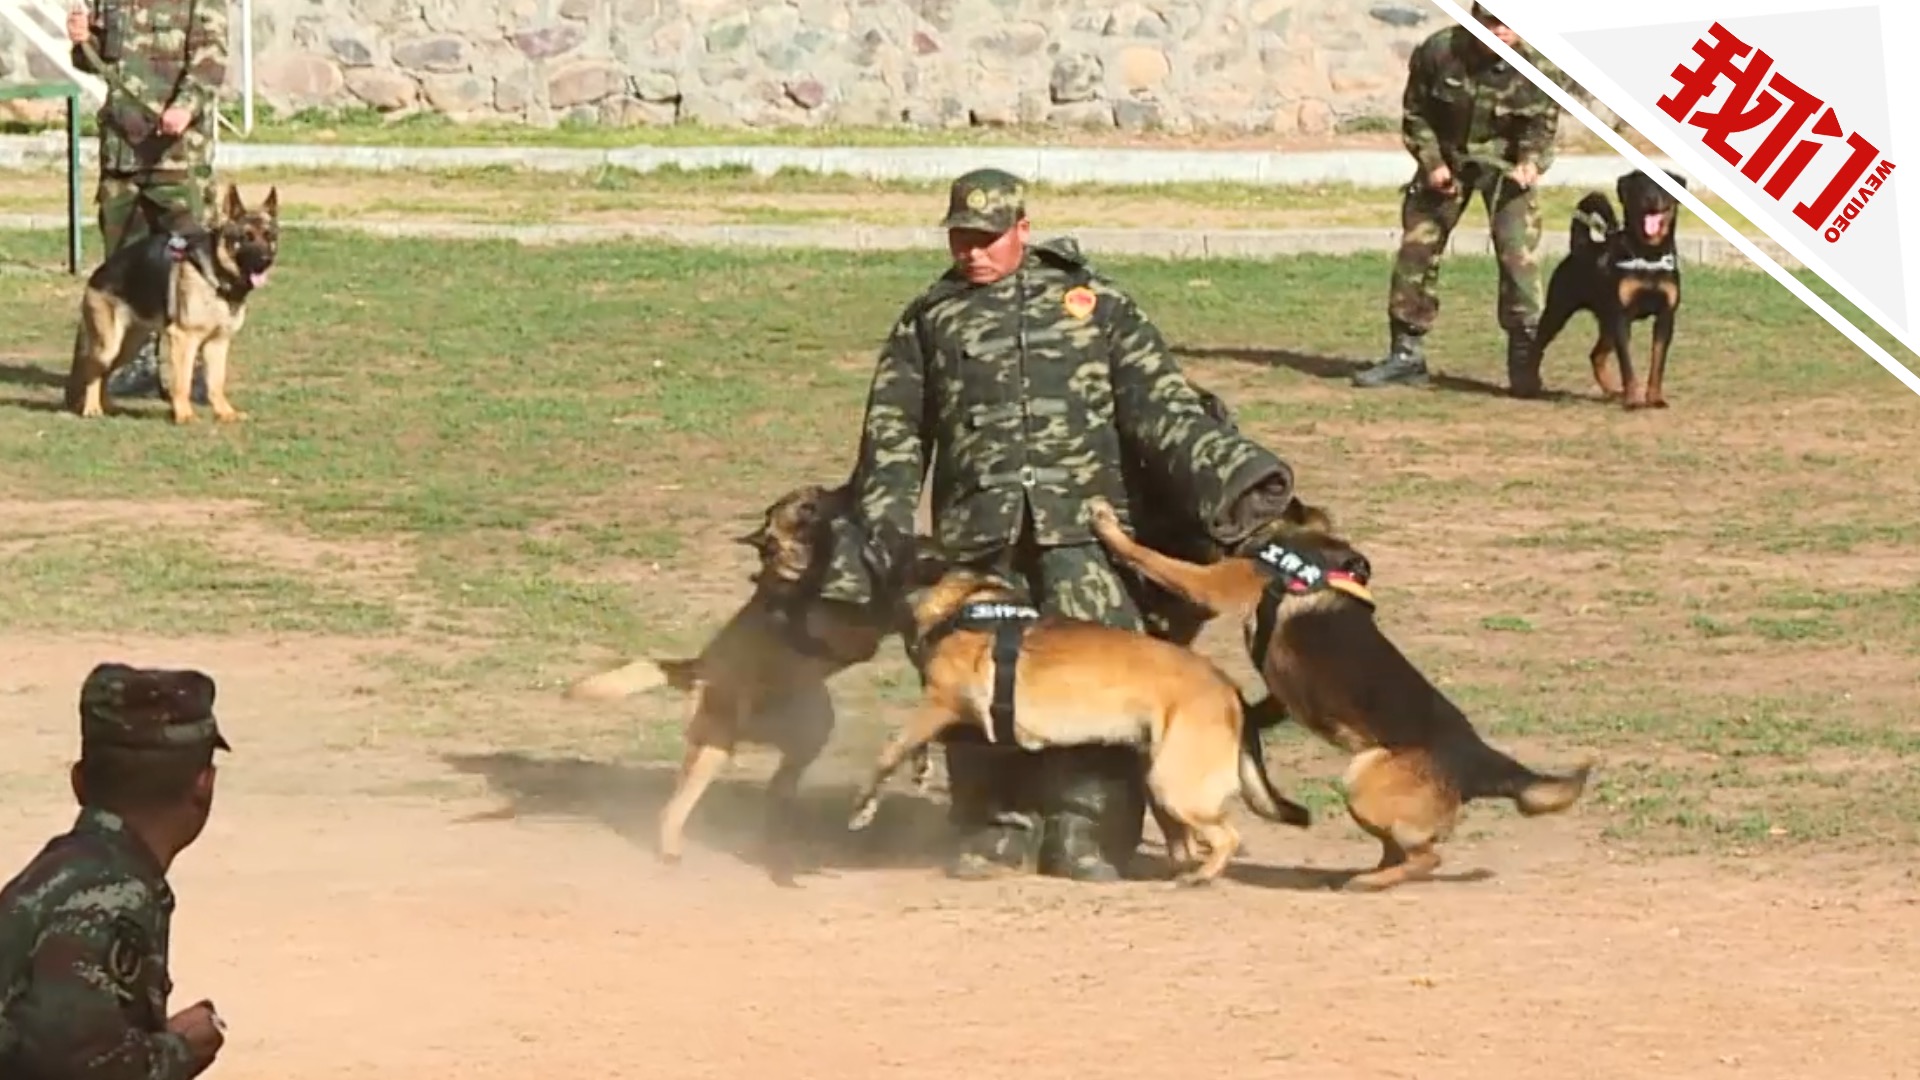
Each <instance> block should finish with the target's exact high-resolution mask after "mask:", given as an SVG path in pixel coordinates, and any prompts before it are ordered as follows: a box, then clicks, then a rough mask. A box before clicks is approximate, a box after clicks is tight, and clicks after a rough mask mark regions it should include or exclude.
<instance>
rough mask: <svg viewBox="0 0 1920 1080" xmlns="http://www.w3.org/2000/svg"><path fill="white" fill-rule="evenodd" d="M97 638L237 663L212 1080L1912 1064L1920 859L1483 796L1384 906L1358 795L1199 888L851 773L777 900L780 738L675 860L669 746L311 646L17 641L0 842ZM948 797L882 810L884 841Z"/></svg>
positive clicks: (202, 968)
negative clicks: (1347, 874)
mask: <svg viewBox="0 0 1920 1080" xmlns="http://www.w3.org/2000/svg"><path fill="white" fill-rule="evenodd" d="M104 654H112V655H118V656H121V657H124V658H126V659H128V660H131V661H134V662H139V663H181V664H188V663H190V664H198V665H202V666H205V667H206V668H207V669H208V670H210V671H212V672H214V673H215V674H216V676H217V677H218V678H219V680H220V688H221V698H220V707H221V715H222V722H223V724H224V725H225V726H226V727H227V728H228V730H229V731H230V732H231V733H232V737H233V739H234V742H235V745H236V747H237V748H238V749H237V751H236V753H235V754H233V755H232V756H231V757H230V758H227V759H225V760H224V762H223V767H222V773H221V782H222V785H223V791H222V797H221V799H220V800H219V803H218V805H217V806H216V812H215V815H214V818H213V821H212V823H211V825H210V827H209V828H208V830H207V832H206V834H205V835H204V836H203V837H202V839H201V840H200V842H199V844H198V845H197V846H196V847H194V848H193V849H191V850H189V851H188V852H187V853H186V854H185V855H184V856H183V857H182V858H181V860H180V861H179V862H178V863H177V864H176V867H175V870H174V873H173V881H174V885H175V887H176V889H177V890H178V892H179V896H180V907H179V911H178V913H177V914H176V916H175V922H174V937H173V956H174V964H173V966H174V972H173V973H174V978H175V980H176V989H175V999H176V1001H177V1002H179V1003H182V1004H184V1003H186V1002H189V1001H192V1000H195V999H197V998H198V997H200V996H202V995H206V996H210V997H212V998H213V999H214V1000H215V1001H216V1002H217V1003H218V1005H219V1007H220V1010H221V1012H222V1014H223V1015H224V1016H226V1017H227V1018H228V1019H229V1021H230V1022H231V1024H232V1031H231V1034H230V1039H229V1042H228V1045H227V1048H226V1051H225V1053H224V1054H223V1056H222V1059H221V1061H220V1063H219V1066H218V1068H219V1072H220V1075H222V1076H224V1077H229V1078H242V1080H244V1078H248V1077H263V1078H264V1077H273V1078H276V1080H302V1078H306V1077H313V1078H316V1080H317V1078H320V1077H329V1078H331V1077H339V1076H350V1075H369V1076H373V1075H383V1076H394V1075H410V1076H443V1077H461V1078H475V1080H480V1078H488V1077H503V1078H504V1077H524V1076H527V1075H530V1074H536V1073H537V1074H539V1075H589V1074H590V1075H596V1076H652V1075H671V1076H675V1077H716V1078H719V1077H726V1078H729V1080H731V1078H734V1077H740V1076H752V1075H798V1076H824V1075H832V1076H837V1077H848V1078H864V1077H875V1078H879V1077H886V1078H888V1080H898V1078H901V1077H929V1078H932V1077H948V1076H951V1075H952V1073H953V1070H954V1068H955V1067H956V1063H957V1062H960V1061H964V1062H966V1067H967V1069H968V1071H974V1070H980V1071H983V1072H984V1073H992V1074H998V1075H1003V1076H1009V1077H1015V1078H1025V1077H1035V1078H1039V1077H1057V1076H1061V1075H1067V1074H1071V1075H1074V1076H1085V1077H1096V1078H1104V1077H1113V1078H1116V1080H1117V1078H1123V1077H1124V1078H1128V1080H1131V1078H1134V1077H1138V1076H1142V1075H1149V1074H1168V1075H1174V1074H1178V1075H1207V1074H1211V1075H1226V1074H1230V1073H1244V1072H1247V1071H1248V1070H1249V1069H1254V1070H1267V1071H1271V1070H1273V1069H1275V1068H1278V1069H1280V1070H1282V1071H1284V1072H1285V1073H1286V1074H1287V1075H1290V1076H1293V1075H1298V1076H1314V1077H1319V1076H1324V1077H1329V1078H1334V1077H1340V1078H1345V1077H1354V1076H1361V1077H1409V1076H1418V1077H1423V1078H1447V1077H1462V1078H1466V1077H1481V1076H1487V1075H1513V1074H1517V1073H1522V1072H1524V1073H1526V1074H1530V1075H1532V1074H1538V1075H1565V1076H1596V1077H1598V1076H1608V1077H1612V1076H1625V1075H1633V1076H1660V1077H1668V1076H1671V1077H1689V1078H1691V1077H1697V1076H1701V1075H1710V1074H1717V1073H1720V1072H1728V1071H1734V1070H1737V1071H1738V1072H1739V1074H1740V1075H1743V1076H1757V1077H1782V1078H1787V1077H1792V1078H1795V1080H1798V1078H1800V1077H1803V1076H1806V1075H1809V1074H1811V1073H1812V1072H1814V1071H1828V1072H1831V1073H1832V1074H1833V1075H1838V1076H1847V1077H1861V1078H1867V1077H1895V1076H1911V1075H1914V1072H1915V1070H1916V1069H1920V1044H1916V1043H1915V1042H1914V1041H1913V1040H1912V1039H1910V1038H1908V1037H1906V1036H1905V1035H1904V1034H1902V1033H1903V1032H1905V1031H1906V1030H1907V1029H1908V1028H1909V1027H1910V1025H1911V1018H1912V1015H1913V1013H1914V1011H1915V1009H1916V1008H1917V1007H1920V974H1916V972H1920V944H1917V943H1920V905H1916V903H1915V901H1914V895H1915V894H1914V890H1913V884H1914V883H1913V881H1912V880H1911V877H1910V876H1908V875H1909V874H1910V872H1902V871H1899V870H1897V869H1889V868H1886V867H1869V868H1865V869H1862V868H1860V867H1857V866H1853V865H1850V864H1837V863H1836V864H1831V865H1823V866H1819V867H1816V868H1815V870H1814V872H1809V871H1808V870H1806V869H1804V868H1799V867H1794V866H1777V867H1776V866H1765V867H1761V866H1754V867H1749V868H1748V869H1747V871H1746V872H1742V870H1741V869H1739V868H1727V867H1716V866H1713V865H1709V864H1705V863H1693V862H1682V861H1670V862H1661V863H1658V864H1639V863H1632V862H1627V861H1623V860H1616V859H1614V858H1612V857H1611V856H1610V853H1609V852H1608V851H1607V850H1606V848H1605V846H1604V844H1602V843H1601V842H1600V841H1599V840H1598V839H1597V838H1596V837H1595V836H1594V834H1593V831H1592V829H1591V827H1590V823H1589V821H1588V820H1587V819H1585V818H1583V817H1582V816H1581V815H1579V814H1578V813H1576V814H1575V815H1574V816H1572V817H1570V818H1566V819H1559V820H1543V821H1522V820H1520V819H1517V818H1515V817H1514V816H1513V815H1511V814H1507V813H1503V812H1499V811H1479V812H1477V813H1476V815H1475V817H1476V820H1477V821H1478V822H1479V823H1480V824H1481V825H1483V826H1484V827H1485V829H1486V830H1487V831H1488V833H1489V836H1488V838H1487V839H1484V840H1480V841H1468V842H1462V843H1459V844H1456V845H1455V846H1454V847H1453V848H1452V849H1451V851H1450V852H1449V854H1450V866H1449V867H1448V869H1449V870H1450V871H1451V872H1452V873H1453V874H1454V875H1455V877H1456V879H1455V880H1447V881H1440V882H1435V883H1432V884H1429V885H1424V886H1418V887H1413V888H1408V889H1406V890H1404V891H1400V892H1397V893H1390V894H1387V895H1383V896H1371V897H1366V896H1350V895H1345V894H1340V893H1336V892H1332V891H1329V890H1327V889H1325V888H1324V887H1323V885H1324V883H1325V872H1327V871H1337V870H1342V869H1352V868H1356V867H1359V866H1361V865H1363V864H1366V863H1368V862H1370V861H1371V859H1372V857H1373V854H1374V852H1373V850H1372V848H1371V845H1370V844H1368V843H1367V842H1365V841H1364V840H1362V839H1361V838H1360V837H1359V834H1358V833H1357V831H1356V830H1355V829H1354V828H1352V827H1351V826H1350V825H1349V824H1347V823H1346V822H1344V821H1342V820H1328V821H1323V822H1321V823H1319V824H1316V825H1315V827H1314V828H1313V829H1312V830H1311V831H1310V832H1307V833H1300V832H1297V831H1290V830H1275V829H1271V828H1267V827H1265V826H1264V825H1254V824H1251V823H1250V824H1249V826H1248V828H1249V846H1250V849H1251V850H1250V853H1249V854H1247V855H1246V856H1244V857H1243V858H1242V860H1241V861H1240V865H1239V867H1238V869H1237V871H1236V880H1232V881H1226V882H1222V883H1220V884H1219V885H1217V886H1216V887H1214V888H1213V889H1211V890H1203V891H1189V892H1182V891H1176V890H1172V889H1170V888H1169V887H1168V886H1166V885H1164V884H1161V883H1158V882H1140V883H1131V884H1127V885H1122V886H1114V887H1095V886H1076V885H1071V884H1065V883H1060V882H1054V881H1019V882H1001V883H985V884H961V883H955V882H949V881H947V880H945V879H943V878H942V877H940V876H939V875H938V873H937V871H936V870H934V869H933V868H932V867H931V866H930V865H929V860H928V859H927V858H926V857H925V856H924V855H920V854H917V853H915V852H914V851H913V850H912V849H911V848H910V847H908V846H907V845H904V844H900V845H896V846H895V847H894V848H893V849H892V850H881V851H864V852H863V851H862V850H861V849H860V848H859V847H858V846H857V845H855V844H853V843H852V842H851V841H849V840H847V839H846V838H845V837H844V834H836V832H835V829H834V824H833V822H834V818H835V815H836V814H837V813H844V811H845V807H844V806H843V805H842V802H843V801H844V800H842V799H840V797H839V794H840V793H837V792H835V793H823V796H822V798H821V801H820V802H819V803H818V804H817V806H816V808H815V810H814V812H813V820H812V821H811V822H810V825H811V828H812V829H813V833H814V845H815V847H816V848H817V849H818V850H819V851H820V852H821V853H822V854H823V855H824V858H823V859H822V860H821V861H822V863H823V864H824V866H825V869H824V870H823V872H822V873H820V874H817V875H813V876H809V877H806V878H803V879H802V883H801V884H802V887H801V888H799V889H791V890H785V889H780V888H777V887H775V886H773V885H772V884H771V883H769V882H768V881H767V880H766V879H765V877H764V876H763V875H762V874H761V873H760V872H759V871H757V870H755V869H754V868H753V867H752V866H751V865H750V864H748V863H747V862H746V861H744V860H743V859H741V858H740V857H738V856H737V855H736V854H735V853H736V852H739V851H743V850H746V849H747V847H748V844H749V840H750V837H751V834H752V831H753V824H754V822H755V820H756V817H755V813H754V811H755V810H756V809H757V806H758V801H757V800H758V794H759V790H760V783H761V780H762V778H763V777H764V769H763V768H755V767H753V766H752V765H751V764H750V765H749V766H743V767H742V768H741V769H739V770H738V771H737V773H738V774H737V775H736V776H734V777H730V778H729V779H728V780H727V781H724V782H723V783H722V784H720V785H719V786H718V787H717V788H716V790H715V791H714V793H713V794H712V795H711V796H710V797H709V801H708V802H707V803H705V804H703V806H702V808H701V813H700V814H699V815H698V816H697V817H696V819H695V829H694V832H693V839H694V841H695V844H696V846H695V847H694V848H693V850H692V851H691V852H690V854H689V858H688V861H687V863H686V864H684V865H683V866H682V867H680V868H678V869H677V870H674V871H669V870H666V869H664V868H662V867H661V866H659V865H657V864H656V863H655V862H654V861H653V860H652V858H651V857H650V855H649V854H648V853H647V851H646V849H645V847H644V837H645V835H646V833H647V831H648V828H649V825H650V817H651V812H652V810H653V808H654V807H655V806H657V805H658V800H659V799H660V798H661V797H662V796H663V794H664V787H665V778H664V776H662V775H661V774H659V773H658V772H657V771H654V770H649V769H643V768H639V767H635V766H630V765H626V764H624V763H622V762H618V761H609V760H568V759H566V758H564V757H562V758H558V759H545V760H537V759H526V758H519V757H516V756H515V755H512V754H501V753H497V752H490V751H486V750H484V749H478V748H475V747H472V746H450V747H448V748H447V753H445V754H442V753H441V752H440V751H439V750H437V749H433V750H423V749H421V748H419V747H417V746H416V747H413V748H411V749H410V750H409V751H408V752H407V753H401V754H383V753H381V751H380V749H379V746H380V743H379V740H378V738H377V736H370V737H369V738H370V739H371V741H372V744H373V745H372V747H371V748H369V747H366V746H343V745H330V744H329V741H328V735H329V733H333V734H343V733H346V732H349V731H354V730H360V731H368V732H377V731H378V730H379V728H380V726H381V725H382V724H385V723H392V722H393V721H394V718H393V717H391V716H390V715H387V707H386V705H385V704H384V703H383V701H382V691H381V685H380V681H379V680H378V679H377V678H376V677H374V676H372V675H369V674H368V673H367V671H366V670H365V669H364V668H363V667H362V666H361V665H360V660H359V658H358V657H357V656H356V654H355V651H354V649H353V648H352V647H349V646H343V645H339V644H333V643H327V642H308V643H304V644H303V645H301V646H299V647H297V648H293V647H281V648H268V647H264V646H261V645H258V644H253V643H247V642H214V641H196V640H193V639H191V638H181V639H177V640H173V641H168V642H154V641H120V642H108V641H67V642H26V641H18V640H8V641H0V673H4V674H0V700H4V701H5V703H6V712H7V715H8V716H9V718H10V719H12V720H13V724H12V728H13V733H12V734H11V735H10V741H9V745H10V747H21V748H22V749H21V750H20V751H17V752H16V754H12V755H10V762H9V768H10V770H12V771H13V772H14V774H15V775H14V777H13V781H14V782H13V783H12V784H11V786H10V794H11V795H13V797H12V798H10V799H9V800H8V803H7V808H6V810H5V811H0V837H3V838H4V839H3V840H0V857H4V860H5V861H6V863H7V864H8V865H9V866H16V865H18V864H20V863H22V862H24V860H25V859H26V858H28V857H29V856H30V855H31V854H32V853H33V852H34V851H35V850H37V848H38V846H39V844H40V843H41V842H42V841H43V840H44V839H45V837H47V836H48V835H50V834H52V833H53V832H56V831H58V830H60V829H61V828H64V827H65V824H66V822H67V821H68V819H69V816H70V812H71V808H70V806H69V805H68V798H67V795H66V792H65V780H64V776H63V775H62V774H61V769H60V766H61V764H62V763H63V762H64V761H65V760H66V759H67V758H68V757H69V756H70V755H71V753H72V748H73V737H74V736H73V719H72V717H73V713H72V708H73V705H72V701H73V696H72V695H73V692H74V689H75V687H76V686H77V684H78V680H79V678H80V676H81V675H82V674H83V673H84V671H85V670H86V668H87V667H88V666H90V665H91V664H92V663H93V662H94V661H95V660H96V659H97V658H99V657H101V656H102V655H104ZM610 722H617V721H610ZM369 762H380V763H381V765H380V769H379V771H380V773H381V775H383V776H388V777H391V778H396V779H397V778H399V777H403V776H411V777H413V778H415V779H417V780H419V781H421V782H423V783H429V784H445V785H448V786H447V787H445V788H444V790H445V791H447V792H448V793H447V794H446V795H445V797H442V798H435V799H428V798H424V797H412V798H403V797H398V796H387V797H370V796H368V795H366V794H357V795H356V794H353V793H352V792H350V791H349V790H347V788H346V787H344V786H343V784H344V780H345V778H344V777H342V776H340V775H339V774H340V772H341V771H343V770H347V771H353V772H356V773H358V772H363V771H364V770H366V769H367V767H368V764H369ZM819 788H820V785H819V784H816V785H815V790H819ZM436 790H440V789H436ZM938 814H939V810H938V808H937V807H929V806H926V805H924V804H919V803H917V801H916V800H915V799H913V798H912V797H911V796H909V795H905V794H901V795H896V796H894V797H893V798H891V799H890V800H889V801H887V802H886V803H884V804H883V806H882V820H883V821H887V820H892V821H894V822H896V823H898V824H896V827H895V834H896V835H900V834H904V833H908V832H911V831H912V830H911V829H910V828H908V824H907V823H909V822H910V821H912V820H914V819H921V820H924V819H929V818H933V819H937V817H938ZM1149 832H1150V834H1151V830H1149ZM1475 872H1478V873H1477V874H1476V873H1475ZM1462 879H1464V880H1462ZM1862 986H1871V987H1872V988H1873V992H1872V993H1870V994H1862V993H1860V992H1859V991H1860V987H1862ZM1903 1047H1904V1049H1903Z"/></svg>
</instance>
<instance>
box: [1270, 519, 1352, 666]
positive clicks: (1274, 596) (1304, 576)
mask: <svg viewBox="0 0 1920 1080" xmlns="http://www.w3.org/2000/svg"><path fill="white" fill-rule="evenodd" d="M1253 560H1254V562H1256V563H1258V564H1259V566H1260V569H1262V570H1264V571H1266V572H1267V587H1266V588H1265V589H1262V590H1261V591H1260V604H1259V606H1258V607H1256V608H1254V616H1253V641H1252V645H1251V648H1252V656H1253V662H1254V663H1255V664H1259V663H1260V662H1261V658H1262V657H1264V656H1266V655H1267V646H1269V645H1271V644H1272V643H1273V631H1274V629H1275V628H1276V627H1278V626H1279V619H1280V604H1281V602H1282V601H1284V600H1285V599H1286V598H1287V597H1289V596H1305V595H1307V594H1308V593H1314V592H1320V591H1323V590H1326V589H1333V590H1335V591H1336V592H1343V593H1346V594H1347V595H1348V596H1351V597H1353V598H1354V599H1355V600H1358V601H1360V602H1361V603H1363V604H1365V605H1367V606H1368V607H1373V606H1374V604H1373V593H1372V591H1371V590H1369V589H1368V588H1367V583H1366V581H1365V580H1364V579H1363V578H1361V577H1360V575H1358V574H1354V573H1350V572H1348V571H1346V570H1333V569H1330V568H1328V566H1327V565H1326V564H1325V563H1323V562H1321V561H1320V560H1319V559H1316V558H1313V557H1311V556H1309V555H1305V554H1302V553H1301V552H1298V551H1295V550H1294V549H1292V548H1290V547H1287V546H1286V545H1285V544H1281V543H1278V542H1269V543H1266V544H1262V545H1261V546H1260V550H1258V551H1256V552H1254V553H1253Z"/></svg>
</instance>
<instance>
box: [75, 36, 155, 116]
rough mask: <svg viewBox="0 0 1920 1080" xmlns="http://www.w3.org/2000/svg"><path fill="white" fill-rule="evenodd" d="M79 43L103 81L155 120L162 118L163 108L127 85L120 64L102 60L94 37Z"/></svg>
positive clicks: (82, 52) (83, 53)
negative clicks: (153, 104) (150, 103)
mask: <svg viewBox="0 0 1920 1080" xmlns="http://www.w3.org/2000/svg"><path fill="white" fill-rule="evenodd" d="M78 44H79V46H80V54H81V55H82V56H85V57H86V58H87V62H88V63H89V64H92V65H93V69H94V74H95V75H97V76H99V77H100V81H101V82H104V83H106V84H107V85H108V86H109V87H111V88H113V89H115V90H118V91H120V94H121V96H122V97H125V98H128V99H129V100H131V101H132V102H133V103H134V104H136V105H138V106H140V108H141V109H142V110H143V111H145V112H146V114H147V115H148V116H151V117H153V118H154V119H155V120H158V119H160V113H161V112H162V110H160V109H156V108H154V107H153V106H152V105H149V104H147V103H146V101H145V100H144V99H142V98H141V97H140V95H138V94H136V93H134V92H133V91H132V90H131V89H129V88H128V87H127V81H126V79H125V78H124V77H122V76H121V74H120V65H119V64H109V63H107V62H106V61H105V60H102V59H101V58H100V53H99V50H97V49H95V48H94V47H93V38H91V37H89V38H87V40H85V41H82V42H79V43H78Z"/></svg>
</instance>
